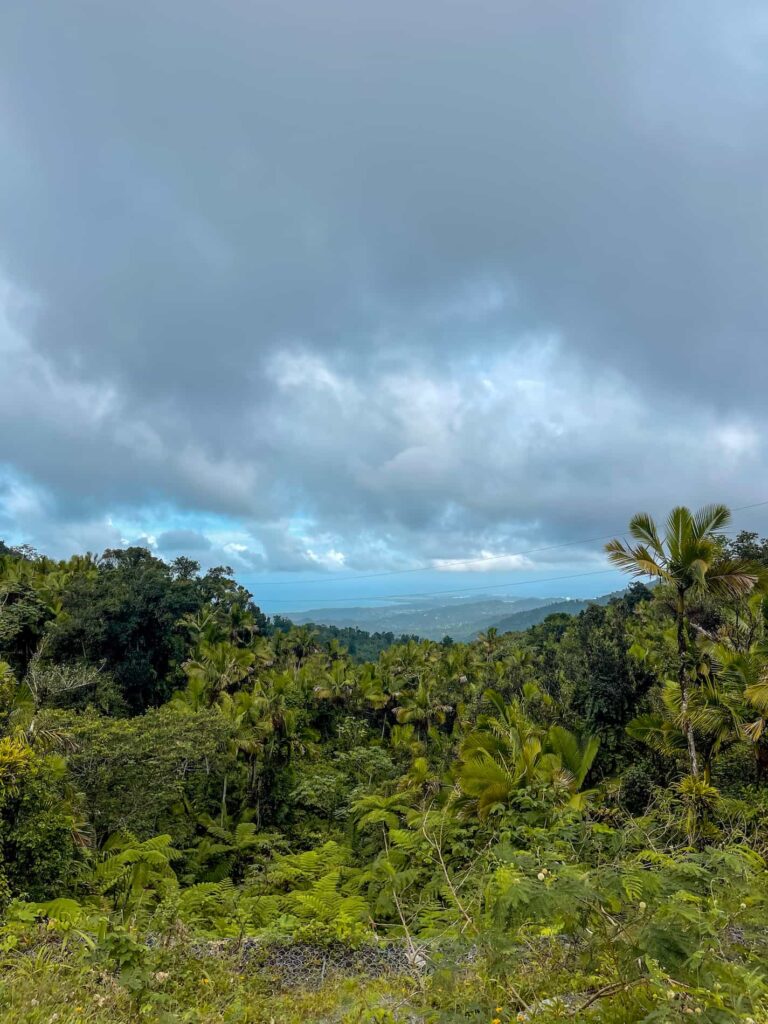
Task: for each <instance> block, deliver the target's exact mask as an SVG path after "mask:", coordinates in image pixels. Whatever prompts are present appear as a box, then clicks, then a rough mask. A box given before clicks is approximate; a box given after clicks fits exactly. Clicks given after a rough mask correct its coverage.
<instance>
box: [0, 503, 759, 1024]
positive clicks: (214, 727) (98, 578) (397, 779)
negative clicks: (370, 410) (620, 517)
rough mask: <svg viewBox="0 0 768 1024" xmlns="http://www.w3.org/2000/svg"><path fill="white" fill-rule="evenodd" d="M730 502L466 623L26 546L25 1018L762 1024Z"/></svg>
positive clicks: (3, 991)
mask: <svg viewBox="0 0 768 1024" xmlns="http://www.w3.org/2000/svg"><path fill="white" fill-rule="evenodd" d="M728 521H729V515H728V511H727V510H726V509H724V508H722V507H719V506H713V507H709V508H706V509H703V510H701V511H699V512H696V513H691V512H689V511H688V510H687V509H676V510H674V511H673V512H672V513H671V514H670V517H669V519H668V521H667V523H666V526H665V528H664V530H663V531H662V530H660V529H659V528H658V527H657V526H656V524H655V523H654V522H653V521H652V520H651V519H650V517H648V516H636V517H635V518H634V519H633V520H632V523H631V524H630V531H629V532H630V536H631V538H632V539H631V542H629V543H627V542H624V541H614V542H612V543H611V544H610V545H608V552H609V555H610V557H611V558H612V559H613V560H614V561H615V562H616V563H617V564H619V565H621V566H622V567H623V568H625V569H627V570H628V571H629V572H630V573H632V574H634V575H636V576H638V577H650V578H651V580H652V581H654V582H655V585H654V586H653V587H650V588H649V587H648V586H646V585H644V583H642V582H633V583H631V584H630V586H629V587H628V589H627V591H626V592H625V593H624V594H622V595H621V596H617V597H616V598H614V599H613V600H612V601H610V602H609V603H608V604H606V605H598V604H595V605H591V606H590V607H588V608H587V609H586V610H585V611H583V612H582V613H581V614H580V615H578V616H575V617H574V616H568V615H563V614H555V615H552V616H550V617H549V618H547V619H546V620H545V621H544V622H542V623H539V624H537V625H535V626H533V627H531V628H530V629H528V630H527V631H525V632H517V633H514V634H500V633H499V632H497V631H496V630H495V629H493V628H489V629H488V630H487V631H486V632H484V633H482V634H480V636H479V637H478V638H477V639H476V640H474V641H472V642H471V643H466V644H462V643H453V642H449V641H448V640H447V639H446V641H445V642H443V643H437V642H434V641H419V640H417V639H415V638H403V641H402V642H395V638H394V637H387V636H380V637H378V638H369V639H366V636H367V635H366V634H361V631H359V630H350V631H346V632H345V631H342V630H339V631H337V632H336V634H335V635H329V634H324V635H319V634H318V631H317V630H315V629H313V628H310V627H306V626H302V627H292V626H291V625H290V623H288V622H286V621H285V620H279V619H278V620H276V621H270V620H269V619H267V618H266V617H265V616H264V615H262V614H261V612H260V611H259V609H258V608H257V607H256V606H255V605H254V604H253V602H252V600H251V596H250V594H248V592H247V591H246V590H244V589H243V588H242V587H240V586H239V585H238V584H237V583H236V582H235V581H234V580H233V578H232V576H231V573H230V572H229V570H227V569H225V568H222V569H216V570H211V571H209V572H207V573H204V574H201V572H200V571H199V567H198V566H197V565H196V564H195V563H193V562H191V561H189V560H187V559H180V560H177V561H176V562H174V563H173V564H171V565H166V564H165V563H163V562H161V561H159V560H158V559H156V558H154V557H153V556H152V555H151V554H149V553H148V552H146V551H144V550H142V549H136V548H132V549H128V550H126V551H108V552H106V553H105V555H104V556H102V557H101V558H94V557H91V556H87V557H75V558H72V559H69V560H67V561H63V562H59V561H54V560H51V559H48V558H45V557H43V556H40V555H38V554H36V553H35V552H32V551H29V550H17V549H11V548H8V547H7V546H5V545H0V844H1V845H0V850H1V853H2V859H1V860H0V907H1V909H2V919H1V920H0V950H1V952H0V1014H2V1015H3V1017H4V1019H7V1020H13V1021H25V1022H30V1024H31V1022H35V1024H42V1022H46V1024H47V1022H51V1024H53V1022H59V1024H64V1022H70V1021H91V1022H94V1024H96V1022H99V1024H101V1022H104V1024H106V1022H107V1021H110V1022H113V1021H119V1022H129V1021H131V1022H133V1021H137V1020H146V1021H157V1022H172V1021H176V1022H209V1021H213V1022H222V1024H224V1022H227V1024H234V1022H243V1024H247V1022H262V1021H263V1022H265V1024H267V1022H269V1021H280V1022H283V1021H285V1022H294V1021H295V1022H298V1021H302V1022H305V1021H338V1022H349V1024H351V1022H368V1024H372V1022H380V1024H385V1022H386V1024H395V1022H401V1021H402V1022H405V1021H424V1022H427V1021H429V1022H458V1021H477V1022H491V1021H496V1022H499V1024H507V1022H509V1021H517V1020H520V1021H523V1020H525V1021H541V1022H549V1021H555V1020H563V1019H576V1020H582V1019H591V1020H595V1021H600V1022H606V1024H620V1022H622V1024H623V1022H630V1021H649V1022H650V1021H677V1020H681V1021H682V1020H686V1019H687V1018H688V1017H690V1016H692V1017H695V1018H698V1019H699V1020H702V1021H708V1022H712V1024H720V1022H726V1021H749V1020H750V1019H751V1020H753V1021H755V1022H758V1021H763V1022H765V1021H768V932H767V931H766V928H765V921H766V912H767V911H768V872H767V871H766V864H765V859H764V858H765V856H766V853H768V841H767V840H766V836H767V835H768V831H767V829H766V826H767V825H768V787H767V786H766V775H767V773H768V734H767V733H766V719H767V718H768V635H766V609H767V608H768V604H767V603H766V598H765V593H766V590H765V587H766V577H765V571H766V566H768V542H765V541H761V540H760V539H759V538H757V537H756V536H755V535H751V534H740V535H739V536H738V537H737V538H736V539H735V540H729V539H726V538H725V536H724V533H723V531H724V530H725V528H726V527H727V525H728ZM347 633H348V635H347ZM358 634H360V635H358ZM342 641H343V642H342ZM347 643H348V644H349V646H350V647H352V646H353V645H354V650H353V651H352V652H350V650H349V649H348V648H347V646H346V644H347ZM318 964H320V965H321V966H320V968H318V966H317V965H318ZM313 965H314V966H313ZM329 965H330V966H329ZM334 965H335V966H334ZM327 968H328V969H327ZM356 969H362V970H363V973H364V975H365V977H364V980H363V981H362V982H361V981H360V980H359V979H358V980H355V979H352V978H350V977H349V975H350V974H351V973H353V972H354V970H356Z"/></svg>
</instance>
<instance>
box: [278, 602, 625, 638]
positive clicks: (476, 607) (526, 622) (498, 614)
mask: <svg viewBox="0 0 768 1024" xmlns="http://www.w3.org/2000/svg"><path fill="white" fill-rule="evenodd" d="M609 599H610V595H609V596H607V597H604V598H596V599H595V601H596V602H597V603H604V602H606V601H608V600H609ZM591 603H592V602H590V601H578V600H574V599H568V598H556V597H525V598H523V597H518V598H505V597H482V598H460V597H459V598H454V599H452V600H450V601H447V600H446V599H445V598H444V597H443V598H421V599H418V600H413V601H399V602H397V603H396V604H388V605H386V606H384V607H375V608H368V607H351V608H314V609H312V610H310V611H306V612H289V613H288V614H287V615H286V618H287V619H288V620H289V621H291V622H294V623H296V624H297V625H311V626H312V627H314V628H320V625H321V624H322V625H329V626H335V627H336V628H340V629H349V628H356V629H362V630H366V631H375V632H382V631H384V632H390V633H393V634H394V635H401V636H418V637H421V638H422V639H424V640H442V639H443V637H445V636H449V637H451V639H452V640H461V641H468V640H473V639H474V638H475V637H476V636H477V635H478V633H482V632H483V631H484V630H486V629H491V628H492V629H497V630H499V631H500V632H514V631H517V630H520V629H527V628H528V626H533V625H535V624H536V623H537V622H543V620H544V619H545V618H546V617H547V615H551V614H553V613H555V612H565V613H567V614H572V615H576V614H578V613H579V612H580V611H583V610H584V609H585V608H586V607H587V606H588V605H589V604H591Z"/></svg>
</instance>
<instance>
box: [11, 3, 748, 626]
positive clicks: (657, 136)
mask: <svg viewBox="0 0 768 1024" xmlns="http://www.w3.org/2000/svg"><path fill="white" fill-rule="evenodd" d="M0 154H2V156H1V158H0V536H5V537H6V538H7V539H9V540H11V541H13V542H29V543H32V544H34V545H35V546H37V547H39V548H40V549H42V550H45V551H47V552H50V553H53V554H56V555H65V554H66V555H68V554H70V553H72V552H73V551H82V550H87V549H90V550H102V549H103V548H105V547H108V546H117V545H121V544H124V543H128V542H135V541H139V542H142V543H147V544H149V545H150V546H151V547H152V549H153V550H154V551H156V552H157V553H158V554H159V555H161V556H162V557H166V558H172V557H174V556H175V555H177V554H180V553H183V554H188V555H190V556H192V557H195V558H198V559H199V560H201V561H202V562H203V564H206V565H207V564H211V563H218V562H222V561H224V562H227V563H228V564H230V565H232V566H233V567H234V568H235V569H236V571H237V572H238V573H239V574H240V576H241V578H242V579H243V581H244V582H246V583H247V584H248V585H249V586H250V587H251V589H252V590H253V591H254V592H255V594H256V597H257V600H258V601H259V603H261V604H262V606H264V607H268V608H275V609H278V608H280V607H283V608H285V607H286V606H291V605H294V606H295V605H297V604H298V603H300V602H301V603H303V604H305V605H306V604H329V603H333V597H334V595H339V596H340V597H341V596H344V598H345V599H348V598H357V597H360V596H362V597H365V596H366V595H368V594H371V593H374V592H375V593H380V594H381V593H394V592H397V593H401V592H405V591H408V592H410V591H413V590H439V589H446V590H448V589H451V588H454V589H460V588H464V587H467V588H470V587H478V588H481V587H484V586H488V587H494V588H496V590H495V591H494V592H496V593H500V594H501V593H508V594H510V595H511V594H515V593H517V594H519V595H520V596H524V595H526V594H528V595H529V594H530V593H531V592H532V588H531V586H529V585H524V586H521V587H520V588H518V589H517V590H515V589H504V588H505V585H506V584H507V583H510V582H518V581H526V580H530V579H534V580H543V579H547V578H550V577H556V576H564V575H569V574H580V573H586V572H597V571H598V570H599V569H601V568H603V561H602V555H601V552H600V543H599V542H598V541H597V540H593V538H599V537H602V536H603V535H607V534H611V533H614V532H616V531H618V530H620V528H621V527H622V526H623V524H624V523H626V521H627V518H628V517H629V516H630V515H631V514H632V513H633V512H635V511H638V510H640V509H648V510H649V511H652V512H654V513H659V514H661V513H664V512H665V511H666V509H667V508H668V507H669V506H670V505H672V504H676V503H680V502H684V503H690V504H696V503H699V502H703V501H709V500H722V501H725V502H727V503H729V504H731V505H732V506H740V505H746V504H751V503H754V502H759V501H762V500H766V499H768V474H767V473H766V469H768V447H767V446H766V421H767V420H768V406H767V404H766V386H767V385H768V334H767V327H768V286H767V285H766V271H767V269H768V9H767V8H766V5H765V3H762V2H754V3H750V2H742V0H722V2H719V3H713V2H708V0H691V2H686V0H643V2H642V3H638V2H636V0H580V2H579V3H574V2H573V0H530V2H515V0H498V2H497V0H474V2H472V3H469V2H467V0H463V2H458V0H418V2H414V0H407V2H406V0H387V2H386V3H373V2H368V0H323V2H317V0H295V2H289V0H274V2H273V0H217V2H216V3H213V2H207V3H203V2H201V0H163V2H162V3H158V4H136V3H129V2H127V0H121V2H119V3H117V2H109V0H91V2H85V0H67V2H66V3H62V2H60V0H38V2H35V3H29V2H28V0H6V2H4V3H3V4H2V7H1V9H0ZM763 512H764V510H762V511H761V510H753V511H752V512H750V513H744V514H743V515H741V514H740V516H739V517H737V522H738V525H740V526H741V525H743V526H744V527H748V528H754V529H765V530H766V531H768V515H765V514H763ZM572 540H583V541H584V543H583V544H578V545H573V546H570V547H566V548H557V547H551V546H552V545H558V544H561V543H563V542H564V541H572ZM541 548H547V550H544V551H542V550H540V549H541ZM534 549H535V550H534ZM522 552H528V554H525V555H523V554H521V553H522ZM491 556H493V557H492V560H490V561H487V562H486V564H484V565H482V566H480V567H478V566H472V567H470V568H473V569H475V570H476V571H473V572H467V571H466V569H467V567H466V566H462V567H457V566H456V565H451V564H447V563H449V562H450V561H451V560H455V559H470V558H486V559H489V558H491ZM501 556H503V557H501ZM418 566H431V567H432V568H431V569H430V570H429V571H428V572H424V573H411V574H404V575H402V576H398V575H394V576H385V577H381V576H378V577H375V578H374V579H372V580H355V581H349V580H348V579H347V577H348V576H350V575H354V576H357V575H361V574H368V573H374V572H388V571H393V570H400V569H412V568H414V567H418ZM457 568H462V569H463V570H465V571H461V572H458V571H457ZM481 569H482V571H480V570H481ZM306 579H313V580H317V579H319V580H320V583H312V584H305V583H302V582H301V581H302V580H306ZM325 580H327V585H326V584H325V582H324V581H325ZM614 583H615V578H614V577H612V576H608V575H606V576H580V575H579V576H577V577H576V578H574V579H572V580H567V581H562V582H557V584H554V583H553V584H550V585H548V586H549V587H550V592H553V591H552V588H554V592H558V593H573V594H581V593H599V592H601V591H604V590H607V589H611V587H612V586H613V585H614ZM276 584H277V585H276ZM545 589H546V588H545V587H544V586H543V585H538V586H534V587H533V591H536V592H543V591H544V590H545Z"/></svg>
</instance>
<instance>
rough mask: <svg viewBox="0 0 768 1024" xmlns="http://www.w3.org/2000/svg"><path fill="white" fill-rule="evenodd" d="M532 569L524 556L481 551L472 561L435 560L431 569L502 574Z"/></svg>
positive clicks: (531, 563)
mask: <svg viewBox="0 0 768 1024" xmlns="http://www.w3.org/2000/svg"><path fill="white" fill-rule="evenodd" d="M533 567H534V562H532V561H531V559H530V558H527V557H526V556H525V555H499V554H494V553H493V551H481V552H480V554H479V555H478V556H477V558H474V559H463V560H459V561H456V560H453V561H452V560H450V559H447V558H435V559H434V560H433V562H432V568H433V569H437V571H438V572H504V571H508V570H510V569H512V570H516V569H532V568H533Z"/></svg>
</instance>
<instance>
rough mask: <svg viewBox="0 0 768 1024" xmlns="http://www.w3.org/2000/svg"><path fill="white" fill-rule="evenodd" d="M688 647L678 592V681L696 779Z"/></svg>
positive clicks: (680, 597) (680, 596)
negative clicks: (690, 711) (687, 662)
mask: <svg viewBox="0 0 768 1024" xmlns="http://www.w3.org/2000/svg"><path fill="white" fill-rule="evenodd" d="M687 653H688V645H687V643H686V636H685V592H684V591H682V590H678V592H677V658H678V669H677V681H678V683H679V685H680V710H681V712H682V715H681V717H682V720H683V730H684V731H685V738H686V740H687V741H688V758H689V760H690V762H691V775H693V777H694V778H698V776H699V760H698V757H697V756H696V741H695V739H694V736H693V726H692V725H691V720H690V718H689V717H688V677H687V675H686V664H685V662H686V654H687Z"/></svg>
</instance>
